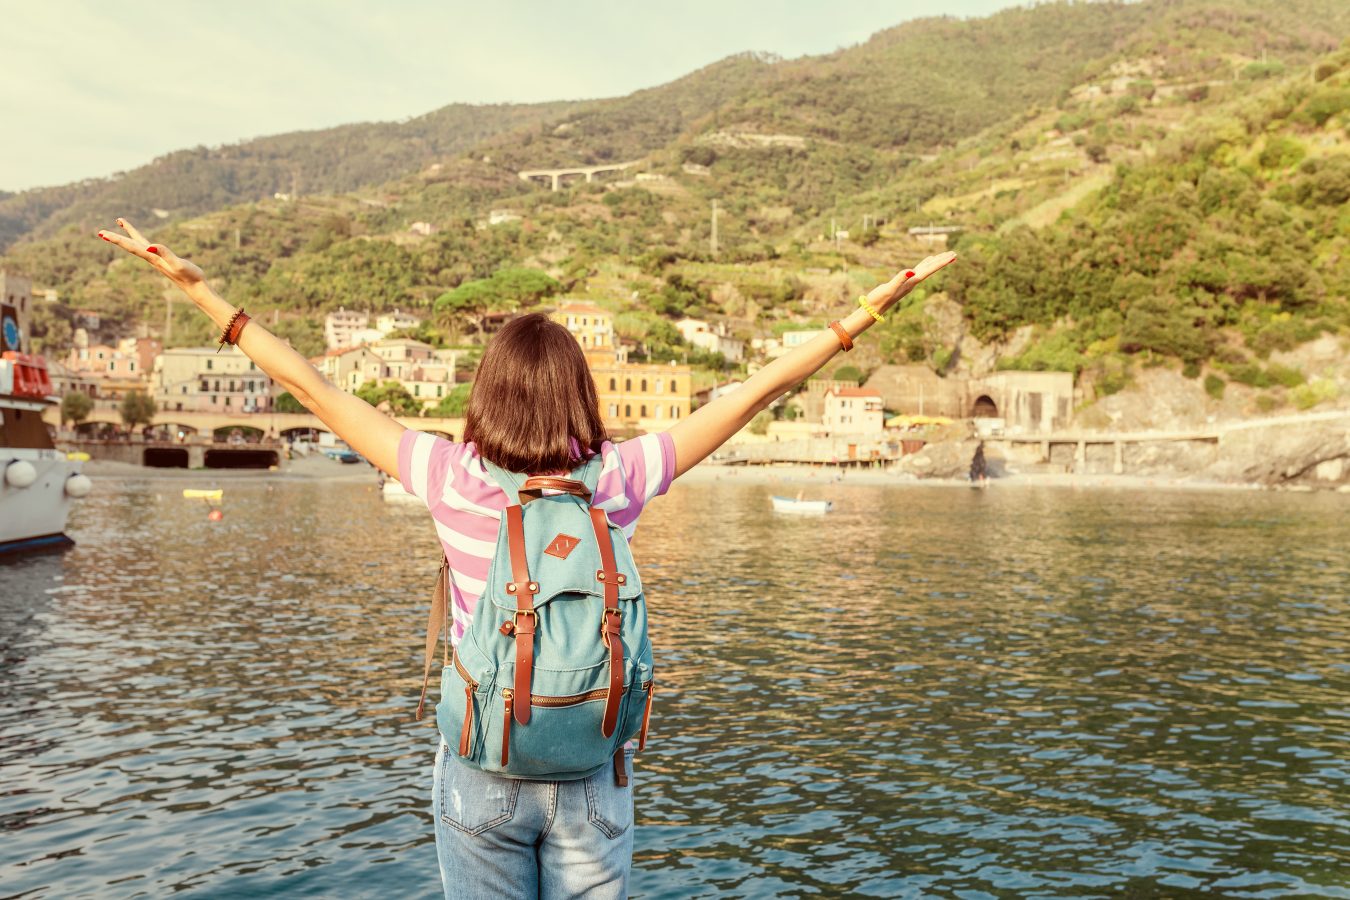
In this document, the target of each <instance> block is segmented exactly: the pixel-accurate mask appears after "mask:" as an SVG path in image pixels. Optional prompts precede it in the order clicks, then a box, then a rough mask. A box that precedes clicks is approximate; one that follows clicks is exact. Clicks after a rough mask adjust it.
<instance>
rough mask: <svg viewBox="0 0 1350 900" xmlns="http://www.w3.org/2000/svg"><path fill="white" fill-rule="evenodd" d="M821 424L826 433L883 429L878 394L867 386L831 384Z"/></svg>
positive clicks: (868, 432)
mask: <svg viewBox="0 0 1350 900" xmlns="http://www.w3.org/2000/svg"><path fill="white" fill-rule="evenodd" d="M824 399H825V412H824V415H823V416H822V419H821V424H822V425H824V427H825V430H826V431H828V432H829V433H830V434H879V433H880V432H882V431H885V430H886V421H885V415H886V414H885V411H884V410H883V409H882V401H881V394H880V392H878V391H875V390H872V389H870V388H860V387H835V388H833V389H831V390H830V391H828V392H827V393H826V394H825V398H824Z"/></svg>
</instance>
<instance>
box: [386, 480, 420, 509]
mask: <svg viewBox="0 0 1350 900" xmlns="http://www.w3.org/2000/svg"><path fill="white" fill-rule="evenodd" d="M380 494H381V495H382V496H383V497H384V499H386V500H391V501H393V502H395V503H408V502H410V501H411V502H413V503H421V502H422V501H421V500H418V499H417V497H416V495H414V494H410V493H408V492H407V491H405V490H404V489H403V485H402V484H401V483H400V482H399V480H398V479H397V478H386V479H384V483H383V484H382V485H381V486H380Z"/></svg>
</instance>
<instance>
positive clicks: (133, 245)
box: [98, 219, 206, 292]
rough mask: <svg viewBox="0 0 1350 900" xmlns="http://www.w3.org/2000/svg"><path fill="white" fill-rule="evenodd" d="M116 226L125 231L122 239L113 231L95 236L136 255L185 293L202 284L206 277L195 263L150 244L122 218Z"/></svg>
mask: <svg viewBox="0 0 1350 900" xmlns="http://www.w3.org/2000/svg"><path fill="white" fill-rule="evenodd" d="M117 224H118V226H119V227H121V228H122V229H123V230H124V231H126V235H125V236H123V235H120V234H118V233H117V232H115V231H99V233H98V236H99V237H101V238H103V239H104V240H105V241H107V242H108V243H110V244H116V245H117V246H118V247H121V248H122V249H123V250H125V251H127V252H128V253H130V254H131V255H132V256H139V257H140V258H141V259H143V260H145V261H146V262H148V263H149V264H150V265H151V266H153V267H154V268H155V269H156V270H157V271H158V272H159V273H160V274H161V275H163V276H164V277H165V278H167V279H169V280H170V281H172V282H173V283H174V284H176V285H178V286H179V287H180V288H182V289H183V291H185V292H187V291H189V290H191V289H192V288H193V287H195V286H197V285H199V284H202V283H204V282H205V281H206V275H205V274H204V273H203V272H202V270H201V269H200V268H199V267H198V266H197V264H196V263H193V262H189V261H188V260H186V259H183V258H182V257H181V256H179V255H177V254H176V253H174V252H173V251H172V250H170V249H169V248H168V247H166V246H164V245H163V244H160V243H154V244H152V243H150V242H149V241H147V240H146V239H145V237H144V236H142V234H141V233H140V232H139V231H137V230H136V227H135V226H134V225H132V224H131V223H130V222H128V221H127V220H126V219H118V220H117Z"/></svg>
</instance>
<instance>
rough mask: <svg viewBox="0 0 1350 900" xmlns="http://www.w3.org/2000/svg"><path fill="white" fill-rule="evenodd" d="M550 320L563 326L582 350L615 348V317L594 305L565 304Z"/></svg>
mask: <svg viewBox="0 0 1350 900" xmlns="http://www.w3.org/2000/svg"><path fill="white" fill-rule="evenodd" d="M549 318H550V319H552V320H553V321H555V322H557V323H558V324H560V325H563V326H565V327H566V328H567V330H568V331H570V332H572V336H573V337H575V338H576V339H577V343H578V344H580V345H581V349H582V350H592V349H598V350H607V349H611V348H614V347H615V342H614V315H613V314H612V313H610V311H609V310H607V309H602V308H601V307H599V306H596V305H595V304H593V303H576V302H567V303H563V304H562V305H561V306H559V307H558V308H557V309H555V310H554V311H553V312H552V313H550V315H549Z"/></svg>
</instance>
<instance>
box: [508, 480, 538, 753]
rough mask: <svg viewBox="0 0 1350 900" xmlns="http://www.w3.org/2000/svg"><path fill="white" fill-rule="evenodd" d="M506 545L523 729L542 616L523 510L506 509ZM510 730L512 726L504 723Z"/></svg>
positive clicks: (517, 703) (527, 718) (517, 707)
mask: <svg viewBox="0 0 1350 900" xmlns="http://www.w3.org/2000/svg"><path fill="white" fill-rule="evenodd" d="M505 516H506V545H507V548H508V549H509V550H510V552H511V577H512V578H513V579H514V580H512V581H508V582H507V583H506V592H507V593H508V594H514V595H515V598H516V615H515V633H516V686H515V694H516V695H515V703H514V707H515V709H514V716H515V720H516V721H517V722H519V723H520V724H522V725H528V724H530V699H531V698H530V683H531V676H532V675H533V673H534V628H535V625H536V624H538V618H539V617H538V615H537V614H536V613H535V611H534V595H535V594H537V593H539V585H538V584H537V583H536V582H534V581H531V580H530V567H529V562H528V560H527V559H526V557H525V520H524V517H523V516H522V515H521V508H520V507H519V506H517V505H514V504H513V505H511V506H508V507H507V508H506V512H505ZM503 727H504V728H506V729H510V727H511V723H510V722H505V723H503Z"/></svg>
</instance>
